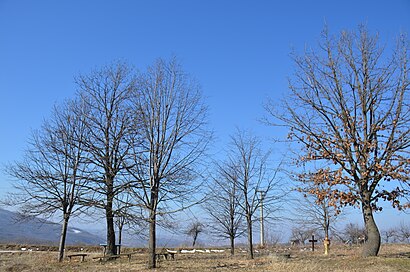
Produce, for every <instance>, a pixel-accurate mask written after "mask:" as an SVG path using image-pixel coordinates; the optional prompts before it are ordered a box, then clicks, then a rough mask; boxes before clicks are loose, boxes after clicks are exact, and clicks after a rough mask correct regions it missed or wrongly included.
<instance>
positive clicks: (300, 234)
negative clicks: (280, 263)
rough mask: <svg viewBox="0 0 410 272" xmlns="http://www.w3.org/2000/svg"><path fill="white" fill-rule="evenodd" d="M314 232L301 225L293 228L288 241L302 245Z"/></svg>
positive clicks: (314, 230)
mask: <svg viewBox="0 0 410 272" xmlns="http://www.w3.org/2000/svg"><path fill="white" fill-rule="evenodd" d="M316 230H317V229H312V228H309V227H308V226H303V225H302V226H300V225H299V226H293V227H292V234H291V237H290V239H291V241H299V242H300V244H302V245H304V244H305V243H306V241H307V240H308V239H309V238H311V237H312V235H314V234H315V233H316Z"/></svg>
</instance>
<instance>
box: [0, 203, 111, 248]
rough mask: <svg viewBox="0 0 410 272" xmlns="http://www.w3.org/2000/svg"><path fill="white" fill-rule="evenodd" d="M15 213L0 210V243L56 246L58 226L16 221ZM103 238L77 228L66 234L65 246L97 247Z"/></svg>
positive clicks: (46, 222)
mask: <svg viewBox="0 0 410 272" xmlns="http://www.w3.org/2000/svg"><path fill="white" fill-rule="evenodd" d="M17 216H18V214H17V213H14V212H11V211H7V210H4V209H1V208H0V243H27V244H58V242H59V238H60V232H61V226H60V224H56V223H53V222H50V221H46V220H43V219H38V218H33V219H29V220H25V221H24V222H18V221H17ZM103 241H104V239H103V238H101V237H99V236H97V235H94V234H91V233H89V232H87V231H84V230H81V229H79V228H70V227H69V229H68V232H67V245H80V244H83V245H98V244H100V243H102V242H103Z"/></svg>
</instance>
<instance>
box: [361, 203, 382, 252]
mask: <svg viewBox="0 0 410 272" xmlns="http://www.w3.org/2000/svg"><path fill="white" fill-rule="evenodd" d="M366 202H367V203H362V212H363V219H364V226H365V228H366V235H367V240H366V241H365V243H364V246H363V252H362V255H363V257H369V256H377V254H378V253H379V249H380V232H379V229H378V228H377V225H376V222H375V221H374V218H373V210H372V208H371V206H370V204H369V203H370V201H366Z"/></svg>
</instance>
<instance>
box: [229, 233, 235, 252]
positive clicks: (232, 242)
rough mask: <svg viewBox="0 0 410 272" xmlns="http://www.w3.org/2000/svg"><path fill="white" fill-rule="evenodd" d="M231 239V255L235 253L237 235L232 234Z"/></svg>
mask: <svg viewBox="0 0 410 272" xmlns="http://www.w3.org/2000/svg"><path fill="white" fill-rule="evenodd" d="M229 239H230V240H231V256H233V255H234V254H235V237H234V236H233V235H231V236H230V237H229Z"/></svg>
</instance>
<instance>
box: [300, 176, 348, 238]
mask: <svg viewBox="0 0 410 272" xmlns="http://www.w3.org/2000/svg"><path fill="white" fill-rule="evenodd" d="M332 190H333V188H332V186H331V185H328V184H327V183H320V184H317V183H315V182H314V181H312V180H309V179H308V180H304V181H303V185H302V186H299V187H298V189H297V191H299V192H300V193H302V194H303V198H302V199H300V198H299V199H298V200H296V203H295V205H294V209H295V212H294V213H295V215H296V221H297V222H299V223H300V224H302V225H305V226H309V228H311V229H320V230H323V234H324V236H325V238H328V239H329V237H330V236H329V233H330V231H335V230H336V229H335V223H336V221H337V219H338V218H339V215H340V213H341V208H340V207H336V206H334V205H333V204H332V199H331V197H330V194H329V192H331V191H332ZM312 191H315V192H317V191H320V192H321V193H320V194H313V193H312Z"/></svg>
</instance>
